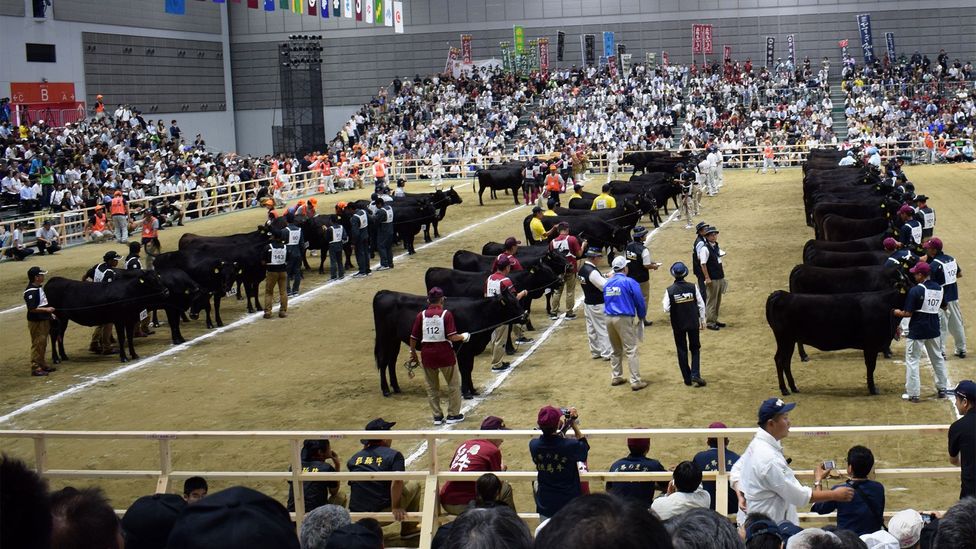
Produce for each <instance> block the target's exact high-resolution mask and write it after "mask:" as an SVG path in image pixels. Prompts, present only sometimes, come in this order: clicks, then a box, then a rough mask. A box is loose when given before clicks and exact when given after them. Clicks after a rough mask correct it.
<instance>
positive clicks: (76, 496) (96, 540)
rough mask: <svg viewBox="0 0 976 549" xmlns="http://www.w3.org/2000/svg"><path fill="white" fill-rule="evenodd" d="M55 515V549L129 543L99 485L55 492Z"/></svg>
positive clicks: (114, 547)
mask: <svg viewBox="0 0 976 549" xmlns="http://www.w3.org/2000/svg"><path fill="white" fill-rule="evenodd" d="M4 513H6V511H4ZM51 516H52V517H53V523H52V529H51V549H60V548H71V549H74V548H76V547H88V548H91V549H123V547H124V545H125V542H124V541H123V539H122V528H121V527H120V524H119V519H118V517H116V516H115V511H114V510H113V509H112V506H111V505H109V503H108V499H106V497H105V494H104V493H103V492H102V490H101V489H99V488H82V489H80V490H79V489H77V488H72V487H70V486H69V487H67V488H64V489H62V490H58V491H57V492H54V493H53V494H51ZM79 540H84V542H83V543H82V544H80V543H79ZM171 547H172V546H171Z"/></svg>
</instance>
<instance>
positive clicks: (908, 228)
mask: <svg viewBox="0 0 976 549" xmlns="http://www.w3.org/2000/svg"><path fill="white" fill-rule="evenodd" d="M898 219H899V220H900V222H901V227H899V228H898V240H899V241H900V242H901V245H902V247H903V248H905V249H908V250H911V251H912V253H914V254H915V255H922V224H921V223H920V222H919V221H918V220H917V219H915V208H912V207H911V206H909V205H908V204H904V205H902V207H901V208H899V209H898Z"/></svg>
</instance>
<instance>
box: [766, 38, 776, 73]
mask: <svg viewBox="0 0 976 549" xmlns="http://www.w3.org/2000/svg"><path fill="white" fill-rule="evenodd" d="M775 54H776V37H775V36H767V37H766V68H768V69H771V68H773V56H774V55H775Z"/></svg>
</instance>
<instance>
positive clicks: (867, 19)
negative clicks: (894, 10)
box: [857, 13, 874, 65]
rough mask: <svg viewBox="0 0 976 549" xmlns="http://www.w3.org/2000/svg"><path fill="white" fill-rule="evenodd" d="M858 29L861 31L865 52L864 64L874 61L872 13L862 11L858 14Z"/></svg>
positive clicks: (862, 45)
mask: <svg viewBox="0 0 976 549" xmlns="http://www.w3.org/2000/svg"><path fill="white" fill-rule="evenodd" d="M857 30H858V32H860V33H861V51H862V52H863V53H864V64H865V65H871V64H873V63H874V38H873V37H872V36H871V14H870V13H862V14H861V15H858V16H857Z"/></svg>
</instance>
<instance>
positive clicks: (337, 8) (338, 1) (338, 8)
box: [325, 0, 342, 18]
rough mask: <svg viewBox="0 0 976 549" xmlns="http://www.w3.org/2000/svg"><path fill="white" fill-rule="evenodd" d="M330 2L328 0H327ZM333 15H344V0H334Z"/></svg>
mask: <svg viewBox="0 0 976 549" xmlns="http://www.w3.org/2000/svg"><path fill="white" fill-rule="evenodd" d="M325 1H326V3H328V0H325ZM332 17H336V18H338V17H342V0H332Z"/></svg>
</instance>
